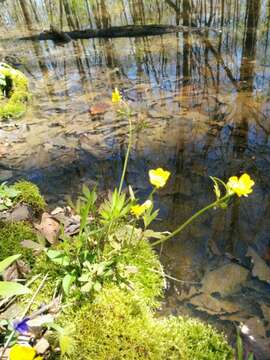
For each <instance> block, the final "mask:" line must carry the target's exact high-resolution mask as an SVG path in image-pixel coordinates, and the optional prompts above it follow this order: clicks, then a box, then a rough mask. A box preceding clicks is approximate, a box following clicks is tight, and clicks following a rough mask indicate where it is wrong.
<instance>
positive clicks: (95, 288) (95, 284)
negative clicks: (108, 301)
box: [94, 281, 102, 292]
mask: <svg viewBox="0 0 270 360" xmlns="http://www.w3.org/2000/svg"><path fill="white" fill-rule="evenodd" d="M101 289H102V285H101V283H100V282H98V281H96V282H95V283H94V290H95V291H96V292H99V291H100V290H101Z"/></svg>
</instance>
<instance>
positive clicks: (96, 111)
mask: <svg viewBox="0 0 270 360" xmlns="http://www.w3.org/2000/svg"><path fill="white" fill-rule="evenodd" d="M111 107H112V106H111V104H110V103H105V102H100V103H97V104H94V105H92V106H91V107H90V108H89V112H90V114H91V115H102V114H104V113H105V112H106V111H108V110H109V109H110V108H111Z"/></svg>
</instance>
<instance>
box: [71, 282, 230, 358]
mask: <svg viewBox="0 0 270 360" xmlns="http://www.w3.org/2000/svg"><path fill="white" fill-rule="evenodd" d="M65 323H67V324H68V323H73V324H75V327H76V331H75V335H74V336H75V340H76V346H75V347H74V349H73V350H72V352H71V354H69V357H68V358H69V359H71V360H73V359H74V360H75V359H84V360H87V359H95V360H105V359H106V360H120V359H127V360H141V359H145V360H147V359H149V360H168V359H171V360H204V359H205V360H229V359H230V360H231V359H233V352H232V349H231V348H230V347H229V345H228V344H227V342H226V340H225V338H224V337H223V335H221V334H218V333H217V332H216V331H215V330H214V329H213V328H212V327H210V326H208V325H204V324H203V323H201V322H199V321H197V320H192V319H188V320H186V319H184V318H174V317H171V318H168V319H163V320H162V319H155V318H154V317H153V314H152V312H151V310H150V308H149V307H148V306H147V305H146V304H145V302H144V301H142V298H141V297H140V296H139V295H138V294H137V293H136V291H123V290H120V289H119V288H118V287H116V286H110V287H106V288H104V289H103V291H102V292H101V293H100V294H99V295H97V296H96V299H95V301H94V303H87V304H85V305H84V306H82V307H80V308H78V309H75V310H74V309H73V311H72V312H70V313H69V314H66V315H65V317H64V324H65Z"/></svg>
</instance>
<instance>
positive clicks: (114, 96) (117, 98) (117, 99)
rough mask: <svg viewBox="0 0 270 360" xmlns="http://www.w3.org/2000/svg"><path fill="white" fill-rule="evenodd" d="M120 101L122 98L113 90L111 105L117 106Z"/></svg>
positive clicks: (116, 90)
mask: <svg viewBox="0 0 270 360" xmlns="http://www.w3.org/2000/svg"><path fill="white" fill-rule="evenodd" d="M120 101H122V96H121V94H120V92H119V90H118V89H117V88H115V89H114V91H113V92H112V103H113V104H118V103H119V102H120Z"/></svg>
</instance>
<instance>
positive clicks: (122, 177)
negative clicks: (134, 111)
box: [118, 115, 132, 194]
mask: <svg viewBox="0 0 270 360" xmlns="http://www.w3.org/2000/svg"><path fill="white" fill-rule="evenodd" d="M128 122H129V140H128V148H127V152H126V156H125V162H124V167H123V171H122V176H121V180H120V185H119V189H118V194H121V192H122V188H123V183H124V179H125V175H126V171H127V165H128V159H129V153H130V149H131V144H132V124H131V119H130V115H128Z"/></svg>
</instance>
